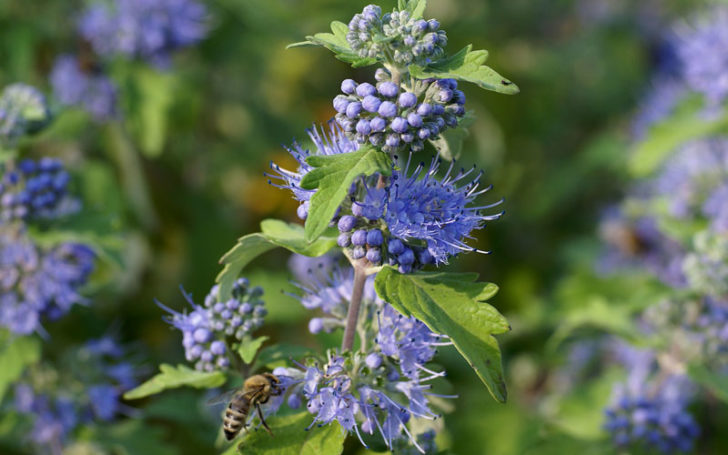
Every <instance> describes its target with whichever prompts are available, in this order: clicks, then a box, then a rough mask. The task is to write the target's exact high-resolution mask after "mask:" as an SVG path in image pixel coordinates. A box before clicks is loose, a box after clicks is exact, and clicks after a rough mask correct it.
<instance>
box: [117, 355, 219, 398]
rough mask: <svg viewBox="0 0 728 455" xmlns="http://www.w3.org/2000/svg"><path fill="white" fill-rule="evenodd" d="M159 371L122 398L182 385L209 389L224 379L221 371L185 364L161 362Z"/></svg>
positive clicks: (149, 393) (154, 392) (143, 395)
mask: <svg viewBox="0 0 728 455" xmlns="http://www.w3.org/2000/svg"><path fill="white" fill-rule="evenodd" d="M159 371H160V373H158V374H157V375H155V376H154V377H153V378H152V379H150V380H148V381H146V382H145V383H143V384H142V385H140V386H139V387H137V388H135V389H133V390H130V391H128V392H126V393H125V394H124V399H126V400H136V399H139V398H144V397H148V396H149V395H154V394H157V393H159V392H162V391H163V390H167V389H175V388H177V387H183V386H187V387H194V388H196V389H210V388H213V387H220V386H221V385H223V384H225V379H226V378H225V375H224V374H223V373H222V372H221V371H212V372H207V371H197V370H193V369H191V368H189V367H187V366H185V365H177V366H176V367H173V366H172V365H168V364H166V363H163V364H162V365H160V366H159Z"/></svg>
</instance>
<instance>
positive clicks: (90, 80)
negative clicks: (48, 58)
mask: <svg viewBox="0 0 728 455" xmlns="http://www.w3.org/2000/svg"><path fill="white" fill-rule="evenodd" d="M50 81H51V86H52V87H53V93H54V94H55V96H56V98H57V99H58V101H59V102H60V103H61V104H62V105H64V106H75V107H79V108H81V109H83V110H85V111H86V112H88V113H89V114H90V115H91V116H92V117H93V118H94V120H96V121H98V122H104V121H108V120H110V119H111V118H113V117H114V115H115V114H116V91H117V90H116V85H115V84H114V83H113V82H112V81H111V79H109V78H108V77H107V76H106V75H105V74H103V73H101V72H98V71H86V70H83V69H82V68H81V67H80V63H79V61H78V58H76V57H74V56H72V55H62V56H60V57H58V58H57V59H56V61H55V63H54V64H53V69H52V70H51V75H50Z"/></svg>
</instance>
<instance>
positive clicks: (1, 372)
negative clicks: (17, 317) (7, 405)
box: [0, 332, 40, 403]
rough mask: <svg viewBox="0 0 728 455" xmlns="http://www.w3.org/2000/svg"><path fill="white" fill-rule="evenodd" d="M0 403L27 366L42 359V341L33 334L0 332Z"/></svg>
mask: <svg viewBox="0 0 728 455" xmlns="http://www.w3.org/2000/svg"><path fill="white" fill-rule="evenodd" d="M0 340H2V341H0V365H2V368H0V403H1V402H2V399H3V396H4V395H5V391H6V390H7V388H8V386H9V385H11V384H12V383H13V382H15V381H17V380H18V378H20V376H21V375H22V374H23V371H25V368H26V367H28V366H29V365H32V364H34V363H36V362H37V361H38V360H39V359H40V341H38V339H37V338H36V337H33V336H24V337H14V336H13V335H10V334H8V333H7V332H0Z"/></svg>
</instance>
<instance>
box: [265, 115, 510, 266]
mask: <svg viewBox="0 0 728 455" xmlns="http://www.w3.org/2000/svg"><path fill="white" fill-rule="evenodd" d="M331 128H332V129H331V132H330V134H329V135H321V134H319V133H318V132H317V131H316V130H311V131H310V132H309V135H310V136H311V138H312V140H313V141H314V144H315V145H316V149H315V150H314V151H313V152H311V151H309V150H305V149H302V148H301V147H299V146H295V147H294V148H293V149H291V150H289V152H290V153H291V154H292V155H293V156H294V158H296V160H297V161H298V162H299V168H298V169H297V170H296V171H295V172H294V171H288V170H286V169H283V168H281V167H280V166H278V165H276V164H274V163H271V167H272V168H273V169H274V170H275V172H276V174H277V175H272V176H271V177H273V178H276V179H277V180H278V181H279V183H276V184H275V185H276V186H278V187H280V188H287V189H290V190H291V191H292V192H293V195H294V197H295V198H296V199H298V200H299V201H301V202H302V203H301V205H300V206H299V210H298V215H299V217H301V218H302V219H305V218H306V216H307V215H308V201H309V200H310V198H311V196H312V195H313V193H314V192H315V190H304V189H302V188H301V187H300V181H301V179H302V178H303V177H304V176H305V175H306V174H307V173H308V172H310V170H311V169H312V168H311V167H310V166H309V165H308V164H307V163H306V162H305V159H306V158H307V157H308V156H311V155H312V154H320V155H332V154H338V153H348V152H351V151H354V150H356V147H357V145H356V143H355V142H353V141H351V140H349V139H348V138H346V136H345V135H343V134H342V133H341V131H340V130H339V129H337V127H336V126H332V127H331ZM410 160H411V156H410V159H409V160H408V161H407V164H406V165H405V167H404V170H400V169H396V168H395V169H394V170H393V172H392V176H391V177H390V178H389V182H388V183H387V184H385V185H384V186H381V185H380V181H381V179H380V177H379V175H374V176H372V177H369V178H367V179H363V180H360V181H359V182H358V183H356V184H354V185H353V186H352V188H351V191H350V195H351V198H350V200H349V201H345V202H344V204H342V206H341V207H340V208H339V211H338V212H337V215H336V217H335V218H334V220H332V222H333V223H335V225H336V226H337V227H338V229H339V232H340V233H341V234H340V236H339V238H338V244H339V246H341V247H342V248H345V249H346V251H347V252H348V254H349V256H350V257H351V258H352V259H366V260H367V261H369V262H370V263H371V264H373V265H380V264H391V265H398V266H399V267H400V271H402V272H403V273H407V272H410V271H412V270H416V269H419V268H421V267H422V266H424V265H427V264H443V263H446V262H447V260H448V258H450V257H452V256H455V255H457V254H459V253H460V252H463V251H477V252H481V253H485V252H484V251H481V250H478V249H477V248H473V247H470V246H468V245H467V244H466V243H465V240H467V239H469V238H471V233H472V231H474V230H477V229H481V228H483V227H484V226H485V223H486V222H487V221H492V220H496V219H498V218H500V216H501V215H502V214H503V212H500V213H496V214H490V215H487V214H483V213H481V212H482V211H483V210H488V209H492V208H494V207H496V206H498V205H500V204H501V203H502V200H500V201H497V202H495V203H492V204H487V205H483V206H473V202H474V201H475V198H476V197H478V196H480V195H481V194H483V193H485V192H487V191H488V190H490V188H491V187H490V186H488V187H485V188H480V178H481V176H482V172H479V173H476V172H475V170H474V169H469V170H464V169H463V170H460V171H458V172H457V173H455V172H454V169H455V168H454V163H453V164H451V165H450V166H449V168H448V170H447V171H446V172H445V175H444V176H442V177H441V178H438V177H437V173H438V172H439V169H440V161H438V160H433V161H432V162H431V163H430V165H429V167H427V166H425V165H424V163H420V164H419V165H418V166H417V167H416V168H415V169H414V170H412V171H411V172H410V169H409V168H410ZM380 186H381V187H380Z"/></svg>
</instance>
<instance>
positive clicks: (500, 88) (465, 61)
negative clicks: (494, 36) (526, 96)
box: [410, 44, 520, 95]
mask: <svg viewBox="0 0 728 455" xmlns="http://www.w3.org/2000/svg"><path fill="white" fill-rule="evenodd" d="M472 47H473V46H472V45H471V44H469V45H467V46H466V47H464V48H463V49H461V50H460V51H459V52H458V53H457V54H454V55H452V56H450V57H448V58H445V59H442V60H438V61H436V62H434V63H432V64H430V65H427V66H426V67H424V68H423V67H420V66H416V65H411V66H410V73H411V74H412V75H413V76H415V77H416V78H419V79H427V78H430V77H435V78H439V79H442V78H452V79H457V80H460V81H466V82H472V83H474V84H476V85H478V86H479V87H482V88H484V89H486V90H493V91H495V92H498V93H503V94H506V95H514V94H516V93H518V92H519V91H520V90H519V89H518V87H517V86H516V84H514V83H513V82H511V81H509V80H508V79H506V78H504V77H503V76H501V75H500V74H498V73H496V72H495V71H494V70H493V69H492V68H490V67H488V66H486V65H484V63H485V61H486V60H487V59H488V51H484V50H478V51H473V50H471V49H472Z"/></svg>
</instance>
